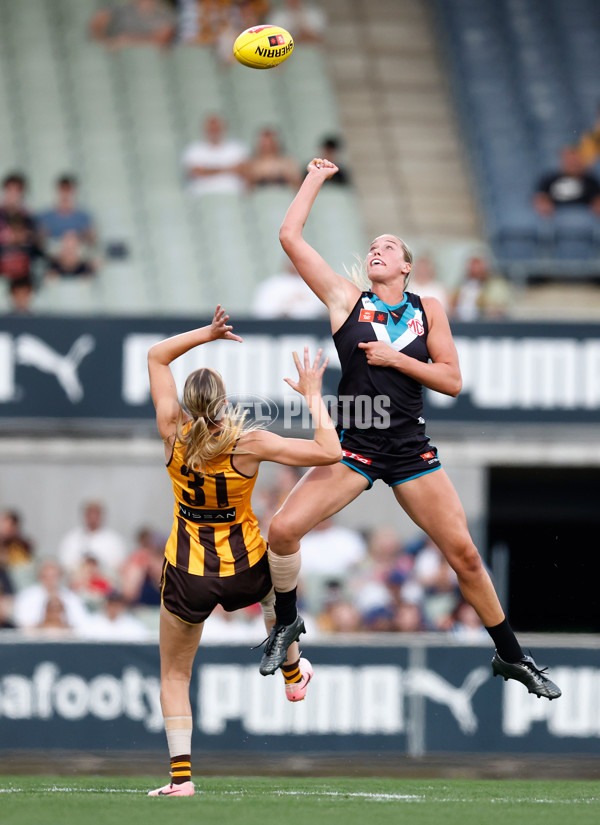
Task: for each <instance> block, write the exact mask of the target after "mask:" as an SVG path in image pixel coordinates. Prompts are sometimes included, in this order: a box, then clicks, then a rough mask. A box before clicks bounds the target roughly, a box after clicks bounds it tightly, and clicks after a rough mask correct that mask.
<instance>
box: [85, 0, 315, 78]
mask: <svg viewBox="0 0 600 825" xmlns="http://www.w3.org/2000/svg"><path fill="white" fill-rule="evenodd" d="M267 15H268V20H267ZM265 22H268V23H270V24H271V25H273V26H281V27H282V28H284V29H286V30H287V31H289V32H290V34H291V35H292V36H293V38H294V41H295V42H296V43H319V42H320V41H321V40H322V38H323V33H324V30H325V25H326V17H325V14H324V12H323V11H322V9H320V8H319V6H318V5H317V4H310V3H305V2H304V0H282V2H281V3H279V4H277V3H272V2H270V0H179V2H177V0H174V2H166V0H128V2H123V3H121V4H114V3H113V4H110V5H107V6H104V7H102V8H101V9H99V10H98V11H97V12H95V14H94V15H93V16H92V19H91V20H90V24H89V35H90V37H91V39H92V40H94V41H96V42H97V43H100V44H101V45H103V46H104V47H106V48H107V49H110V50H113V51H114V50H118V49H122V48H127V47H130V46H153V47H155V48H157V49H168V48H171V47H172V46H174V45H186V46H207V47H211V48H213V49H214V50H215V52H216V54H217V55H218V57H219V59H220V60H221V61H222V62H223V63H225V64H227V63H231V62H232V60H233V53H232V52H233V49H232V47H233V43H234V41H235V39H236V37H237V36H238V34H240V32H243V31H245V30H246V29H249V28H251V27H252V26H258V25H260V24H261V23H265Z"/></svg>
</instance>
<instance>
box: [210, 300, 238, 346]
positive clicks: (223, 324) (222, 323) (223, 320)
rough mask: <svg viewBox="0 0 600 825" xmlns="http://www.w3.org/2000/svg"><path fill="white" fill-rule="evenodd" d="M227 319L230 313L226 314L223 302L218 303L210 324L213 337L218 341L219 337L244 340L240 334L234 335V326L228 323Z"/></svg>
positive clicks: (229, 339)
mask: <svg viewBox="0 0 600 825" xmlns="http://www.w3.org/2000/svg"><path fill="white" fill-rule="evenodd" d="M227 321H229V315H226V314H225V310H224V309H223V307H222V306H221V304H218V305H217V308H216V309H215V314H214V316H213V319H212V323H211V325H210V334H211V339H212V340H213V341H216V340H217V339H218V338H227V340H228V341H242V339H241V338H240V336H239V335H234V333H233V332H232V331H231V330H232V329H233V326H231V324H227Z"/></svg>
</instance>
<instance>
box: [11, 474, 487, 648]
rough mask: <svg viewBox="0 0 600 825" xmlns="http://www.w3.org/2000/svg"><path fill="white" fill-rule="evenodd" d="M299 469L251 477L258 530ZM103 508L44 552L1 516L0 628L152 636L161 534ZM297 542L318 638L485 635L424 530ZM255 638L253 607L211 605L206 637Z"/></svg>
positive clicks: (17, 522) (326, 532) (321, 529)
mask: <svg viewBox="0 0 600 825" xmlns="http://www.w3.org/2000/svg"><path fill="white" fill-rule="evenodd" d="M300 476H301V471H297V470H295V469H293V468H280V469H279V470H278V473H277V476H276V478H275V479H274V480H273V482H272V483H271V484H270V485H263V486H260V485H259V487H258V489H257V493H256V494H255V499H254V506H255V510H256V512H257V515H258V516H259V520H260V525H261V529H262V531H263V533H264V534H265V535H266V533H267V531H268V526H269V521H270V519H271V517H272V515H273V514H274V513H275V511H276V510H277V509H278V507H279V506H280V505H281V503H282V502H283V500H284V498H285V496H286V495H287V493H288V492H290V491H291V489H292V486H293V485H294V484H295V482H296V481H297V480H298V478H299V477H300ZM108 516H109V514H107V513H106V509H105V506H104V504H103V502H101V501H86V502H83V503H82V505H81V512H80V514H79V517H80V518H79V522H78V523H77V524H75V525H74V526H73V528H72V529H71V530H69V531H68V532H67V533H66V534H65V535H64V536H63V537H62V539H61V540H60V542H59V546H58V547H57V548H56V549H55V550H54V552H50V550H51V548H39V549H38V548H36V547H34V545H33V543H32V542H31V541H30V540H29V539H28V538H27V536H26V534H25V532H24V528H23V526H22V520H21V516H20V514H19V513H18V512H15V511H4V512H2V513H1V514H0V628H2V629H5V630H21V631H23V632H25V633H26V634H27V635H28V636H30V637H35V638H55V637H56V638H87V639H105V640H112V641H142V640H145V639H155V638H156V637H157V633H158V610H159V605H160V579H161V570H162V565H163V556H164V545H165V540H166V536H165V535H164V534H163V533H161V532H160V531H158V530H156V529H154V528H153V527H150V526H143V527H140V529H139V531H138V533H137V535H136V536H135V538H134V541H128V540H127V538H126V537H124V536H122V535H120V534H119V533H118V532H116V531H115V530H112V529H111V528H110V526H109V523H108ZM301 549H302V573H301V579H300V585H299V598H300V603H301V605H302V614H303V616H304V617H305V619H306V622H307V625H308V627H309V629H310V632H311V635H313V636H315V637H316V636H318V635H320V634H323V633H326V634H329V633H358V632H379V633H382V632H400V633H403V632H405V633H415V632H419V631H424V630H432V631H442V632H448V633H452V634H455V635H458V636H460V637H461V638H464V639H471V640H477V639H478V638H485V631H484V629H483V628H482V626H481V623H480V622H479V619H478V617H477V615H476V614H475V612H474V611H473V610H472V608H470V607H469V606H468V605H467V604H466V603H465V602H464V601H463V600H462V598H461V596H460V592H459V590H458V586H457V582H456V576H455V574H454V572H453V571H452V570H451V568H450V567H449V566H448V564H447V562H446V561H445V560H444V558H443V556H442V555H441V553H440V552H439V550H438V549H437V547H435V546H434V545H433V544H432V543H431V542H430V541H429V539H427V537H426V536H424V535H423V534H419V533H415V536H414V538H413V539H412V540H410V541H408V542H401V541H400V539H399V537H398V533H397V531H396V530H395V529H394V528H393V527H388V526H382V527H378V528H376V529H373V530H368V531H366V532H364V533H363V532H361V531H358V530H356V529H352V528H350V527H348V526H344V524H343V520H340V521H338V520H336V519H329V520H327V521H325V522H323V523H322V524H320V525H319V526H318V527H317V528H316V529H315V530H313V531H312V532H310V533H309V534H308V535H307V536H306V537H305V538H304V539H303V540H302V546H301ZM263 635H264V624H263V620H262V611H261V610H260V606H259V605H255V606H254V607H253V608H248V609H246V610H242V611H237V612H235V613H229V614H228V613H226V612H225V611H223V610H221V609H219V610H217V611H215V613H214V614H213V615H212V616H211V618H210V620H209V621H208V622H207V624H206V629H205V636H203V638H205V639H206V640H207V641H211V640H214V641H222V640H230V641H244V642H245V641H248V642H250V643H256V644H258V642H259V641H260V640H261V638H262V637H263Z"/></svg>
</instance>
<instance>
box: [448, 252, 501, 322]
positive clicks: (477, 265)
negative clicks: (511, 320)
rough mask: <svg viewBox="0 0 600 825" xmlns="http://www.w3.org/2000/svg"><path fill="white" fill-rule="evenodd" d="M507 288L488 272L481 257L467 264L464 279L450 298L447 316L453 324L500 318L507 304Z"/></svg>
mask: <svg viewBox="0 0 600 825" xmlns="http://www.w3.org/2000/svg"><path fill="white" fill-rule="evenodd" d="M510 297H511V295H510V286H509V284H508V282H507V281H506V279H505V278H502V277H501V276H500V275H498V274H496V273H495V272H493V271H492V270H491V269H490V266H489V263H488V262H487V260H486V259H485V258H483V257H482V256H481V255H474V256H472V257H471V258H470V259H469V261H468V262H467V268H466V273H465V277H464V279H463V281H462V283H461V284H460V285H459V287H458V289H456V290H455V292H454V294H453V296H452V298H451V315H452V317H453V318H454V319H456V320H457V321H478V320H480V319H483V318H502V317H504V316H505V315H506V313H507V310H508V306H509V303H510Z"/></svg>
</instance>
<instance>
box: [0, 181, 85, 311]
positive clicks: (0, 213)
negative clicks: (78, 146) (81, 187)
mask: <svg viewBox="0 0 600 825" xmlns="http://www.w3.org/2000/svg"><path fill="white" fill-rule="evenodd" d="M77 190H78V183H77V179H76V178H75V177H74V176H73V175H61V176H60V177H59V178H58V179H57V181H56V193H55V200H54V202H53V203H52V204H51V205H50V206H48V207H47V208H46V209H44V210H42V211H40V212H39V213H34V212H32V211H31V210H30V209H29V207H28V205H27V202H26V195H27V178H26V177H25V175H23V174H22V173H20V172H11V173H9V174H7V175H6V176H5V177H4V178H3V180H2V193H1V195H0V279H2V280H4V281H7V282H8V287H9V291H10V295H11V298H12V304H13V312H15V313H17V314H25V313H27V312H29V311H30V309H31V300H32V297H33V293H34V290H35V289H36V288H37V287H38V286H40V285H41V284H42V283H44V282H45V281H47V280H57V279H60V278H81V277H84V278H89V277H91V276H92V275H94V273H95V271H96V266H97V258H96V242H97V237H96V230H95V227H94V221H93V218H92V216H91V214H90V213H89V212H88V211H87V210H86V209H83V208H81V207H80V206H79V204H78V202H77Z"/></svg>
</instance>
